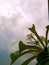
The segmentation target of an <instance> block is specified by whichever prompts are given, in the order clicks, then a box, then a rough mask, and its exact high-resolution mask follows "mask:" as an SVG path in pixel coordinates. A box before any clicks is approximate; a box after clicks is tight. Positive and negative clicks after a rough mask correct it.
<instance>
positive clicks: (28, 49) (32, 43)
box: [10, 24, 49, 65]
mask: <svg viewBox="0 0 49 65" xmlns="http://www.w3.org/2000/svg"><path fill="white" fill-rule="evenodd" d="M28 29H29V30H30V31H31V34H28V35H27V38H28V40H29V41H28V42H27V43H28V44H24V43H23V41H19V50H18V51H16V52H14V53H11V54H10V57H11V64H10V65H12V64H13V63H14V62H15V61H16V60H17V59H18V58H19V57H21V56H23V55H24V54H27V53H31V54H33V56H32V57H30V58H29V59H27V60H25V61H24V62H23V63H22V64H21V65H28V64H29V63H30V62H31V61H32V60H34V59H36V60H37V64H36V65H49V46H48V43H49V40H48V32H49V25H47V26H46V35H45V37H44V36H39V35H38V33H37V32H36V29H35V25H34V24H33V26H32V28H28Z"/></svg>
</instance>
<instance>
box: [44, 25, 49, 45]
mask: <svg viewBox="0 0 49 65" xmlns="http://www.w3.org/2000/svg"><path fill="white" fill-rule="evenodd" d="M46 29H47V30H46V41H45V43H46V46H47V45H48V42H47V38H48V31H49V25H47V26H46Z"/></svg>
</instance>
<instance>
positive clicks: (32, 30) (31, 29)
mask: <svg viewBox="0 0 49 65" xmlns="http://www.w3.org/2000/svg"><path fill="white" fill-rule="evenodd" d="M28 29H29V30H30V31H31V32H33V33H34V34H35V35H36V37H37V39H38V40H39V42H40V43H41V44H42V46H43V47H45V46H44V43H43V41H42V40H41V38H40V36H39V35H38V34H37V32H36V30H35V26H34V24H33V26H32V28H28Z"/></svg>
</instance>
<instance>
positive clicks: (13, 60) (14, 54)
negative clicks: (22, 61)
mask: <svg viewBox="0 0 49 65" xmlns="http://www.w3.org/2000/svg"><path fill="white" fill-rule="evenodd" d="M10 57H11V64H10V65H12V64H13V63H14V62H15V61H16V60H17V59H18V57H19V51H17V52H15V53H11V55H10Z"/></svg>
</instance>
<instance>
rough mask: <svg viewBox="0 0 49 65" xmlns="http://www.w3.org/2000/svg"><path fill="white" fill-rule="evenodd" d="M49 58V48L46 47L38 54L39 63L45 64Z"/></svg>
mask: <svg viewBox="0 0 49 65" xmlns="http://www.w3.org/2000/svg"><path fill="white" fill-rule="evenodd" d="M47 60H49V53H48V49H47V48H45V49H44V51H43V52H41V53H40V54H38V56H37V61H38V63H39V64H41V65H42V64H44V63H45V62H46V61H47Z"/></svg>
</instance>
